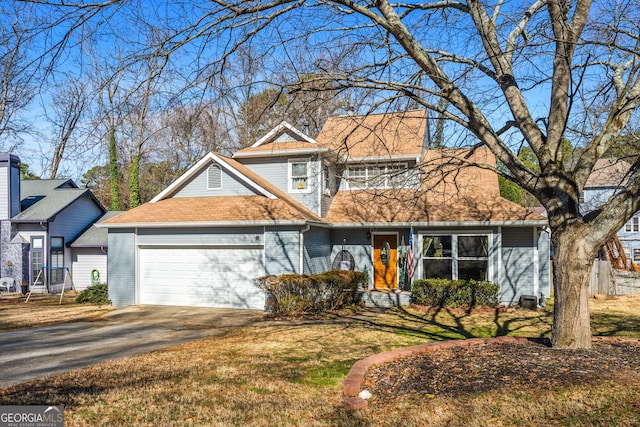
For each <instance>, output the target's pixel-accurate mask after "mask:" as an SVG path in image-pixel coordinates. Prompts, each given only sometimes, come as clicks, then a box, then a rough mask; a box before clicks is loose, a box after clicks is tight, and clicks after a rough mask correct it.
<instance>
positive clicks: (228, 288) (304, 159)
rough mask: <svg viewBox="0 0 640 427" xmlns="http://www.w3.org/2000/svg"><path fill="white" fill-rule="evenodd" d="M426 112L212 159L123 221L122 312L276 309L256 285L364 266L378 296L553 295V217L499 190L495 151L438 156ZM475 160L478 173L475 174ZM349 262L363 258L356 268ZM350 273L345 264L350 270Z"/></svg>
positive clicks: (344, 124) (114, 284)
mask: <svg viewBox="0 0 640 427" xmlns="http://www.w3.org/2000/svg"><path fill="white" fill-rule="evenodd" d="M426 120H427V114H426V112H425V111H409V112H404V113H395V114H380V115H369V116H344V117H332V118H329V119H328V120H327V122H326V124H325V126H324V127H323V129H322V131H321V133H320V135H318V137H317V138H315V139H314V138H312V137H310V136H309V135H306V134H304V133H303V132H301V131H300V130H298V129H296V128H294V127H292V126H291V125H289V124H287V123H282V124H281V125H279V126H277V127H276V128H275V129H273V130H272V131H271V132H269V133H268V134H267V135H266V136H264V137H263V138H261V139H260V140H258V141H256V143H255V144H253V145H252V146H251V147H248V148H245V149H243V150H240V151H238V152H237V153H235V154H234V155H233V157H232V158H230V157H226V156H223V155H221V154H217V153H210V154H208V155H207V156H205V157H204V158H203V159H201V160H200V161H199V162H198V163H196V164H195V165H193V166H192V167H191V168H190V169H189V170H188V171H187V172H186V173H185V174H184V175H182V176H181V177H180V178H179V179H178V180H176V181H175V182H174V183H173V184H171V185H170V186H169V187H167V188H166V189H165V190H164V191H162V192H161V193H160V194H158V195H157V196H156V197H155V198H154V199H153V200H151V201H150V202H149V203H146V204H144V205H142V206H139V207H137V208H135V209H132V210H130V211H128V212H125V213H122V214H120V215H118V216H116V217H114V218H110V219H108V220H106V221H104V222H102V223H101V224H98V227H107V228H108V230H109V234H108V239H109V241H108V244H109V248H110V252H109V264H108V270H109V271H108V274H109V297H110V298H111V300H112V301H113V303H114V305H115V306H118V307H121V306H127V305H133V304H166V305H183V306H207V307H235V308H254V309H263V308H264V303H265V298H264V295H263V294H262V293H261V292H260V291H259V290H258V289H257V288H256V287H255V286H254V285H253V279H255V278H257V277H260V276H264V275H267V274H275V275H278V274H283V273H319V272H323V271H326V270H328V269H331V268H332V267H333V266H336V265H339V264H340V262H341V261H345V260H346V261H351V260H353V265H349V266H350V267H352V268H355V269H356V270H359V271H367V272H368V277H369V283H368V284H367V286H368V288H369V289H371V290H379V291H386V292H388V291H397V290H401V289H407V288H408V286H409V284H408V282H410V279H408V278H407V276H406V274H404V271H405V270H406V269H405V268H404V267H405V265H404V264H403V263H404V262H405V260H406V257H405V255H406V253H407V249H408V247H407V245H408V243H409V242H410V241H412V242H413V248H412V249H413V251H414V254H415V272H414V276H413V279H417V278H422V277H448V278H452V279H458V278H473V279H478V280H488V281H491V282H494V283H497V284H499V285H500V297H501V300H502V302H503V303H505V304H514V303H517V302H519V298H520V296H521V295H533V296H535V297H536V298H537V297H543V298H547V297H548V296H549V294H550V286H549V234H548V231H547V220H546V219H545V218H544V217H542V216H539V215H537V214H534V213H531V212H528V211H527V210H525V209H524V208H523V207H521V206H518V205H516V204H514V203H511V202H509V201H507V200H505V199H503V198H502V197H500V194H499V188H498V178H497V175H496V174H495V173H494V172H491V171H490V170H489V169H486V168H482V167H477V165H478V164H483V165H489V166H492V167H495V164H496V161H495V158H494V156H493V155H492V154H491V153H490V152H489V151H488V150H487V149H486V148H478V149H429V148H428V144H427V143H426V142H427V132H426V123H427V122H426ZM474 164H475V165H476V166H474ZM349 264H350V263H349ZM344 265H345V264H344V263H343V266H344Z"/></svg>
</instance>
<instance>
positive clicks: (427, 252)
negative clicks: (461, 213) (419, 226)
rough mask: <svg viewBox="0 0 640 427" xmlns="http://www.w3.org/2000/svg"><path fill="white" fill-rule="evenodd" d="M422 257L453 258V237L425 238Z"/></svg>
mask: <svg viewBox="0 0 640 427" xmlns="http://www.w3.org/2000/svg"><path fill="white" fill-rule="evenodd" d="M422 256H423V257H433V258H443V257H444V258H451V236H424V238H423V240H422Z"/></svg>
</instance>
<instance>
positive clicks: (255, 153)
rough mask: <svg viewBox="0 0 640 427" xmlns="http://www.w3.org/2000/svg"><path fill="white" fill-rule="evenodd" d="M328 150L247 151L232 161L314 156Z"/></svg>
mask: <svg viewBox="0 0 640 427" xmlns="http://www.w3.org/2000/svg"><path fill="white" fill-rule="evenodd" d="M329 151H330V150H329V149H328V148H326V147H317V148H298V149H289V150H273V151H267V150H265V151H249V152H247V153H236V154H234V155H233V157H232V158H233V159H249V158H254V157H282V156H297V155H303V154H316V153H326V152H329Z"/></svg>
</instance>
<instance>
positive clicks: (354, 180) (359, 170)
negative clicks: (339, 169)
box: [347, 163, 418, 188]
mask: <svg viewBox="0 0 640 427" xmlns="http://www.w3.org/2000/svg"><path fill="white" fill-rule="evenodd" d="M416 178H417V174H415V173H412V171H411V170H409V169H408V165H407V164H406V163H392V164H388V165H365V166H353V167H350V168H349V169H347V180H348V181H349V185H350V187H352V188H399V187H406V186H415V185H417V182H418V180H417V179H416Z"/></svg>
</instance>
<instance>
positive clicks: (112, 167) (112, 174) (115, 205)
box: [109, 125, 120, 211]
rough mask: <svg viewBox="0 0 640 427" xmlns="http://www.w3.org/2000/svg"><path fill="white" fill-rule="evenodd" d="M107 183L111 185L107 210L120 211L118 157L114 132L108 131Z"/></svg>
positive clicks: (113, 130)
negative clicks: (109, 202)
mask: <svg viewBox="0 0 640 427" xmlns="http://www.w3.org/2000/svg"><path fill="white" fill-rule="evenodd" d="M109 183H110V185H111V204H110V205H109V210H111V211H117V210H119V209H120V173H119V172H118V155H117V153H116V130H115V127H114V126H113V125H112V126H110V129H109Z"/></svg>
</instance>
